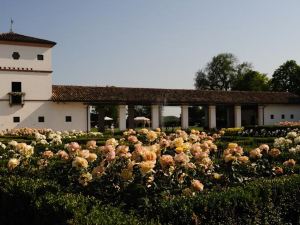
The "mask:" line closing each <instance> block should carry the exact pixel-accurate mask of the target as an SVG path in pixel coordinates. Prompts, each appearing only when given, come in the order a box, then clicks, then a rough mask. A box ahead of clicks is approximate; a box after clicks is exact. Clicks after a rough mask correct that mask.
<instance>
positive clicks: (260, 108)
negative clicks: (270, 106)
mask: <svg viewBox="0 0 300 225" xmlns="http://www.w3.org/2000/svg"><path fill="white" fill-rule="evenodd" d="M263 125H264V106H262V105H259V106H258V126H263Z"/></svg>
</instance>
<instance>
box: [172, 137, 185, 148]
mask: <svg viewBox="0 0 300 225" xmlns="http://www.w3.org/2000/svg"><path fill="white" fill-rule="evenodd" d="M183 142H184V141H183V138H182V137H179V138H175V139H174V141H173V144H174V145H175V147H176V148H177V147H182V146H183Z"/></svg>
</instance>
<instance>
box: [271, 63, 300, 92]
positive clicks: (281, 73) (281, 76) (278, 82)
mask: <svg viewBox="0 0 300 225" xmlns="http://www.w3.org/2000/svg"><path fill="white" fill-rule="evenodd" d="M299 82H300V66H299V65H298V64H297V63H296V61H294V60H288V61H286V62H285V63H284V64H282V65H281V66H280V67H279V68H278V69H277V70H275V72H274V74H273V76H272V79H271V89H272V90H273V91H289V92H292V93H296V94H300V87H299Z"/></svg>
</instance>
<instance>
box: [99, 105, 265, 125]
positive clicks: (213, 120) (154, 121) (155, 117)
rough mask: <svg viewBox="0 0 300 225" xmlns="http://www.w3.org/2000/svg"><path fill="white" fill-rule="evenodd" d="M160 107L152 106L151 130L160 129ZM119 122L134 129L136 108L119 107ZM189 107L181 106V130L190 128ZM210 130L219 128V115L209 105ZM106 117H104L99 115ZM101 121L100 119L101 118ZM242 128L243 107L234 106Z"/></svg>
mask: <svg viewBox="0 0 300 225" xmlns="http://www.w3.org/2000/svg"><path fill="white" fill-rule="evenodd" d="M160 107H161V106H160V105H151V128H152V129H156V128H159V127H160V125H161V124H160V119H161V118H160V117H161V114H160ZM118 108H119V110H118V112H119V121H118V123H119V124H118V125H119V126H118V127H119V129H120V130H126V129H127V128H134V106H133V105H128V106H127V105H119V106H118ZM188 109H189V106H188V105H181V128H182V129H187V128H188V127H189V110H188ZM207 111H208V112H207V114H206V115H207V117H208V128H209V129H214V128H216V127H217V114H216V105H208V110H207ZM263 114H264V109H263V106H258V113H257V115H258V120H257V121H258V125H263V120H264V119H263ZM127 115H128V127H127V126H126V120H127ZM99 117H104V115H103V114H102V115H99ZM99 119H100V118H99ZM241 126H242V107H241V105H235V106H234V127H241Z"/></svg>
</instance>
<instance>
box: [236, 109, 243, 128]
mask: <svg viewBox="0 0 300 225" xmlns="http://www.w3.org/2000/svg"><path fill="white" fill-rule="evenodd" d="M241 126H242V107H241V106H240V105H235V106H234V127H241Z"/></svg>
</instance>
